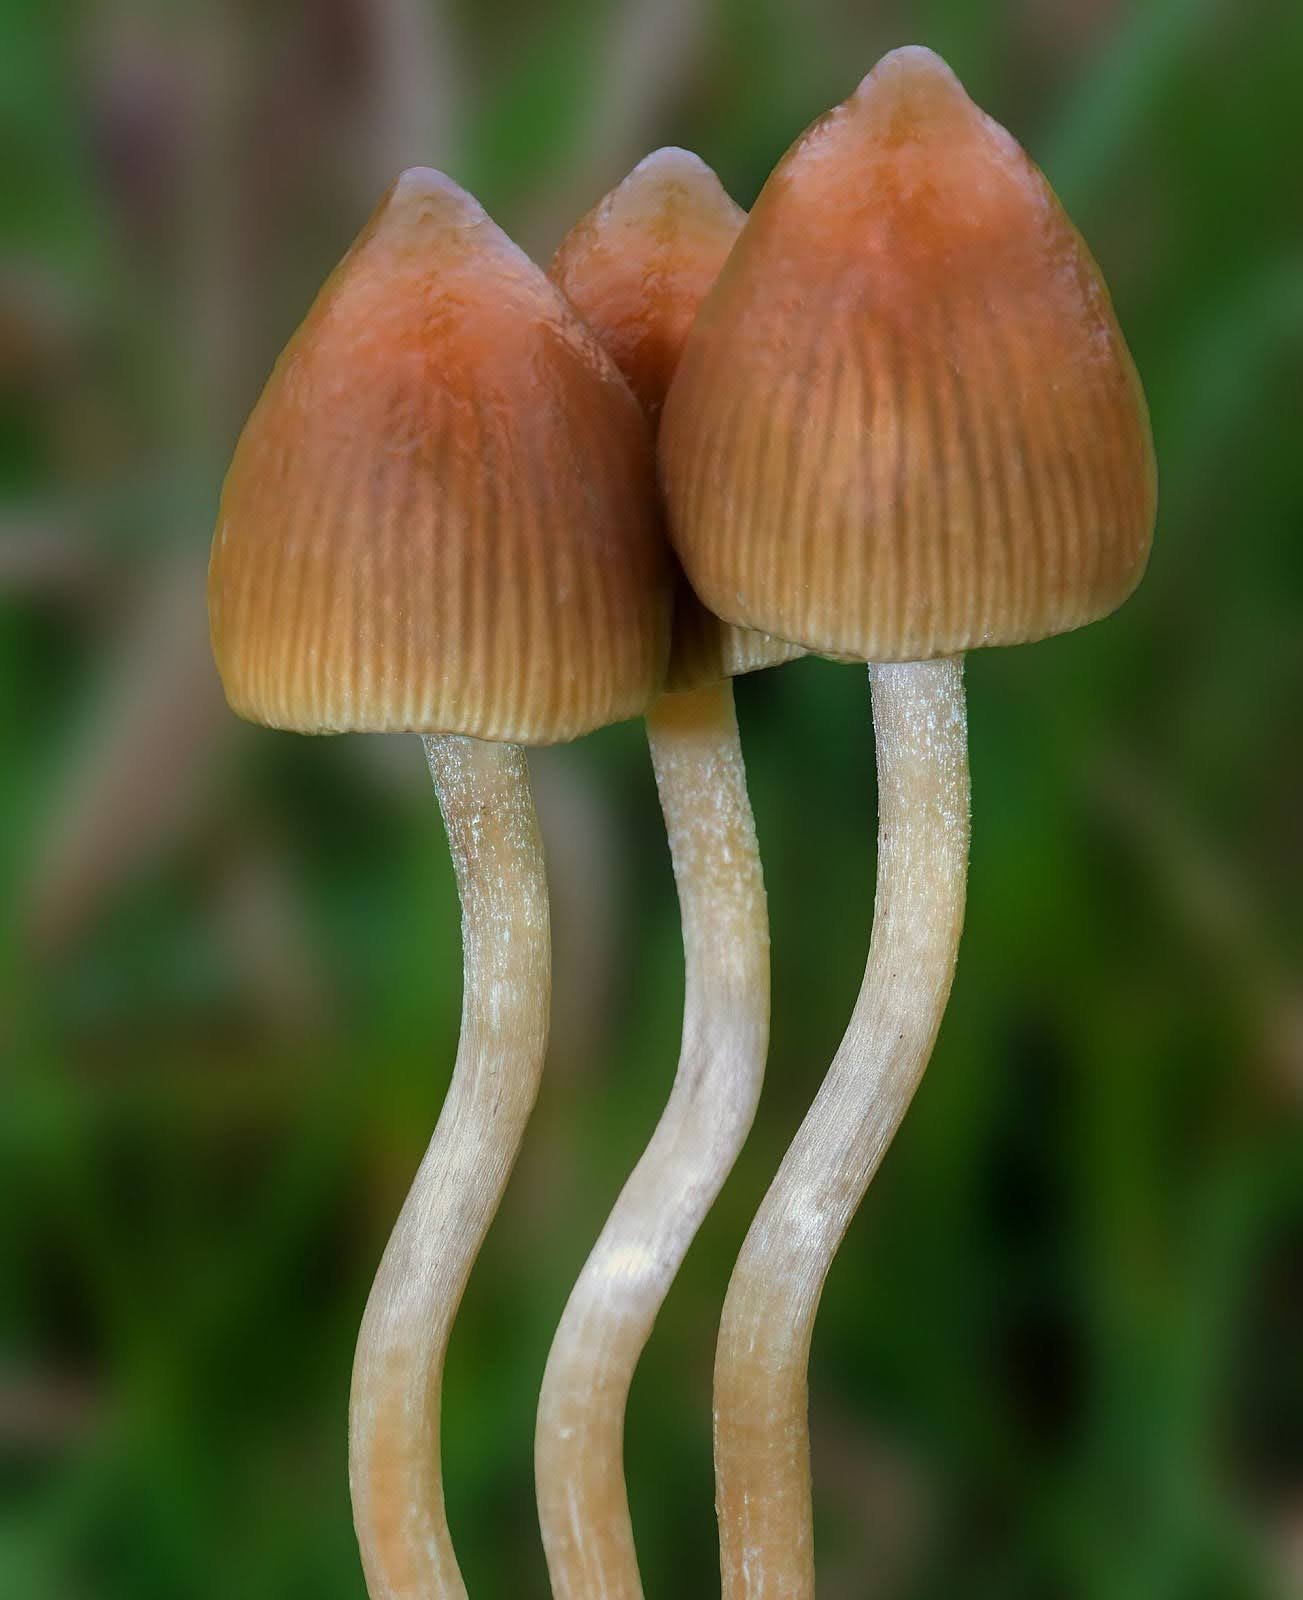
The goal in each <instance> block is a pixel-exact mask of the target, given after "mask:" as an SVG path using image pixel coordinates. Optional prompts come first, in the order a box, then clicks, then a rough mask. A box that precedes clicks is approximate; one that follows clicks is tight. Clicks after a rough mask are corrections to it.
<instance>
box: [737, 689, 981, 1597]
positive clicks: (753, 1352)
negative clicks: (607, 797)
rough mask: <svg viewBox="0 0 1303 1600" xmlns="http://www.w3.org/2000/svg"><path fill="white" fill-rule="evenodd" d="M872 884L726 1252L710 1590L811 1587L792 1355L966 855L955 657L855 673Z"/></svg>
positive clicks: (950, 931)
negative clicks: (861, 952) (861, 693)
mask: <svg viewBox="0 0 1303 1600" xmlns="http://www.w3.org/2000/svg"><path fill="white" fill-rule="evenodd" d="M870 678H871V683H872V687H873V721H874V728H875V732H876V737H877V751H878V806H879V824H878V839H879V842H878V887H877V898H876V901H875V904H874V916H873V938H872V942H871V945H870V948H869V959H868V966H867V969H866V971H865V974H864V983H863V985H862V987H861V989H860V994H859V999H858V1000H857V1001H856V1005H855V1011H854V1014H853V1015H852V1017H851V1021H850V1026H849V1027H848V1028H847V1030H846V1035H845V1037H844V1039H843V1040H842V1043H841V1046H840V1048H839V1049H838V1051H837V1055H836V1057H835V1058H834V1060H833V1063H832V1066H831V1068H830V1069H829V1071H828V1075H827V1077H826V1078H825V1079H824V1082H823V1085H822V1087H821V1088H820V1090H819V1093H818V1095H817V1097H816V1099H815V1101H814V1104H813V1105H812V1106H811V1108H810V1111H809V1112H808V1114H807V1115H806V1118H805V1121H804V1122H803V1123H802V1124H801V1127H800V1129H799V1131H798V1133H797V1135H796V1138H795V1139H794V1140H793V1142H792V1145H791V1147H790V1149H789V1150H788V1152H787V1154H786V1156H785V1157H784V1158H783V1162H782V1165H781V1167H780V1168H779V1171H778V1175H777V1177H776V1178H775V1179H774V1182H773V1184H772V1185H771V1187H770V1189H769V1192H768V1194H767V1195H766V1196H765V1198H764V1201H763V1203H762V1204H761V1207H760V1210H759V1211H758V1212H757V1214H756V1217H755V1220H754V1221H753V1223H752V1224H751V1229H750V1231H749V1232H748V1234H747V1238H746V1242H745V1243H744V1245H743V1247H742V1252H741V1254H740V1256H739V1257H738V1261H737V1265H736V1267H735V1268H734V1271H733V1277H732V1280H731V1282H730V1284H729V1289H728V1295H727V1298H726V1300H725V1305H724V1314H723V1320H722V1323H721V1327H720V1338H719V1348H718V1351H717V1355H716V1363H715V1486H716V1501H717V1507H718V1512H719V1524H720V1555H721V1567H722V1575H723V1593H724V1596H725V1600H742V1597H745V1600H761V1597H763V1600H810V1597H811V1596H813V1594H814V1548H813V1537H812V1531H811V1496H810V1440H809V1428H808V1418H807V1411H808V1404H807V1377H806V1375H807V1368H808V1364H809V1355H810V1339H811V1335H812V1333H813V1329H814V1320H815V1315H816V1312H817V1310H818V1306H819V1297H820V1295H821V1293H822V1291H823V1285H824V1280H825V1279H826V1277H827V1275H828V1269H829V1268H830V1267H831V1265H832V1261H833V1257H834V1256H835V1254H836V1253H837V1249H838V1246H839V1245H840V1244H841V1241H842V1238H843V1236H844V1235H845V1232H846V1229H847V1226H848V1225H849V1223H850V1220H851V1217H852V1216H853V1215H854V1213H855V1211H856V1208H857V1207H858V1206H859V1203H860V1201H861V1200H862V1199H863V1198H864V1192H865V1190H866V1189H867V1188H868V1185H869V1180H870V1179H871V1178H872V1176H873V1174H874V1172H875V1171H876V1169H877V1166H878V1163H879V1162H880V1161H881V1159H882V1156H883V1154H884V1152H885V1151H886V1149H887V1146H888V1145H889V1144H890V1142H891V1138H892V1135H893V1134H894V1133H895V1131H896V1129H897V1127H898V1126H899V1124H900V1120H901V1118H902V1117H903V1116H904V1114H905V1111H906V1109H907V1107H908V1105H909V1102H910V1099H911V1097H912V1096H913V1093H914V1090H915V1088H916V1087H917V1086H918V1082H919V1079H920V1078H921V1077H922V1074H923V1069H924V1067H925V1066H926V1065H927V1060H928V1056H929V1055H930V1054H931V1051H932V1044H933V1041H934V1040H935V1038H936V1034H937V1029H938V1027H939V1026H940V1023H941V1015H942V1012H943V1011H944V1010H945V1005H946V1000H947V998H948V996H949V993H950V980H951V977H952V975H953V972H954V966H955V954H956V950H957V948H958V944H959V934H960V930H961V927H962V925H963V915H964V885H965V878H966V874H967V862H968V753H967V736H966V718H965V712H964V689H963V664H962V661H960V660H958V659H950V660H943V661H925V662H915V663H907V664H904V665H895V666H874V667H871V668H870Z"/></svg>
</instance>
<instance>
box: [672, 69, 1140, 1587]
mask: <svg viewBox="0 0 1303 1600" xmlns="http://www.w3.org/2000/svg"><path fill="white" fill-rule="evenodd" d="M661 445H662V451H663V462H664V468H665V481H666V488H667V492H668V496H669V501H670V509H671V533H672V536H673V538H674V541H675V545H676V548H677V549H678V551H679V554H680V556H681V557H682V559H683V562H684V565H685V567H686V568H687V571H688V574H689V576H690V578H691V579H692V582H693V584H694V586H695V588H696V589H697V592H698V593H699V594H700V595H701V597H702V599H703V600H704V601H705V603H706V604H707V605H709V606H711V607H712V608H713V609H715V610H717V611H718V612H719V614H720V615H721V616H723V617H725V618H726V619H728V620H729V621H732V622H736V623H739V624H741V625H744V626H751V627H762V628H766V629H767V630H769V631H770V632H771V633H773V634H775V635H776V636H778V637H779V638H786V639H795V640H797V641H798V642H799V643H801V644H803V645H805V646H806V647H807V648H810V649H815V650H819V651H822V652H824V653H828V654H835V655H839V656H846V657H851V658H854V659H858V660H863V661H868V662H870V663H873V665H872V666H871V667H870V678H871V683H872V690H873V716H874V727H875V731H876V736H877V747H878V785H879V807H880V820H879V848H878V887H877V897H876V901H875V908H874V919H873V936H872V941H871V944H870V948H869V959H868V966H867V968H866V971H865V977H864V984H863V986H862V988H861V990H860V995H859V999H858V1001H857V1002H856V1007H855V1011H854V1014H853V1016H852V1018H851V1023H850V1027H849V1028H848V1030H847V1033H846V1036H845V1038H844V1040H843V1042H842V1045H841V1047H840V1049H839V1050H838V1052H837V1055H836V1057H835V1059H834V1061H833V1064H832V1067H831V1069H830V1070H829V1073H828V1076H827V1077H826V1079H825V1080H824V1083H823V1085H822V1087H821V1088H820V1090H819V1093H818V1095H817V1097H816V1099H815V1102H814V1105H813V1106H812V1108H811V1110H810V1112H809V1114H808V1116H807V1117H806V1119H805V1121H804V1122H803V1123H802V1125H801V1127H800V1129H799V1131H798V1132H797V1135H796V1138H795V1139H794V1141H793V1143H792V1145H791V1147H790V1149H789V1150H788V1152H787V1155H786V1156H785V1157H784V1159H783V1162H782V1165H781V1167H780V1169H779V1172H778V1175H777V1177H776V1178H775V1180H774V1182H773V1185H772V1186H771V1188H770V1190H769V1192H768V1194H767V1195H766V1196H765V1199H764V1201H763V1202H762V1204H761V1206H760V1209H759V1211H758V1213H757V1215H756V1218H755V1220H754V1222H753V1223H752V1226H751V1230H750V1232H749V1233H748V1235H747V1238H746V1241H745V1243H744V1245H743V1247H742V1252H741V1254H740V1256H739V1258H738V1262H737V1265H736V1267H735V1269H734V1272H733V1278H732V1282H731V1283H730V1285H729V1292H728V1297H727V1300H726V1302H725V1307H724V1316H723V1321H722V1324H721V1328H720V1338H719V1349H718V1358H717V1363H716V1369H715V1470H716V1490H717V1500H718V1507H719V1518H720V1541H721V1560H722V1567H723V1583H724V1592H725V1594H726V1595H727V1596H728V1597H729V1600H739V1597H742V1596H761V1595H766V1596H768V1595H780V1596H782V1597H783V1600H808V1597H809V1596H812V1595H813V1593H814V1548H813V1510H812V1504H811V1484H810V1445H809V1428H808V1376H807V1373H808V1366H809V1356H810V1345H811V1340H812V1337H813V1333H814V1323H815V1317H816V1313H817V1310H818V1305H819V1299H820V1296H821V1294H822V1292H823V1286H824V1282H825V1280H826V1278H827V1275H828V1272H829V1270H830V1268H831V1266H832V1263H833V1259H834V1257H835V1255H836V1252H837V1250H838V1248H839V1247H840V1245H841V1241H842V1239H843V1237H844V1236H845V1233H846V1229H847V1227H848V1225H849V1223H850V1220H851V1218H852V1216H853V1215H854V1213H855V1211H856V1209H857V1208H858V1206H859V1204H860V1202H861V1200H862V1199H863V1197H864V1194H865V1192H866V1190H867V1187H868V1184H869V1182H870V1180H871V1178H872V1176H873V1173H874V1172H875V1171H876V1169H877V1167H878V1164H879V1163H880V1161H881V1160H882V1157H883V1155H884V1153H885V1152H886V1149H887V1146H888V1145H889V1143H890V1141H891V1138H892V1136H893V1134H894V1133H895V1131H896V1128H897V1127H898V1126H899V1124H900V1121H901V1119H902V1118H903V1117H904V1115H905V1112H906V1110H907V1109H908V1106H909V1102H910V1100H911V1098H912V1096H913V1094H914V1091H915V1089H916V1088H917V1086H918V1083H919V1081H920V1079H921V1077H922V1073H923V1070H924V1068H925V1066H926V1064H927V1060H928V1057H929V1055H930V1053H931V1049H932V1045H933V1042H934V1040H935V1038H936V1034H937V1030H938V1028H939V1026H940V1022H941V1017H942V1014H943V1012H944V1010H945V1006H946V1002H947V998H948V995H949V990H950V982H951V977H952V974H953V971H954V964H955V956H956V951H957V948H958V942H959V934H960V928H961V924H962V920H963V911H964V889H965V878H966V872H967V856H968V794H969V785H968V755H967V737H966V713H965V706H964V691H963V669H962V654H963V652H965V651H967V650H969V649H972V648H974V647H976V646H979V645H988V644H1011V643H1017V642H1020V641H1023V640H1028V639H1037V638H1044V637H1046V636H1048V635H1050V634H1054V633H1060V632H1063V631H1065V630H1066V629H1069V628H1073V627H1076V626H1079V625H1080V624H1082V623H1084V622H1089V621H1091V620H1093V619H1094V618H1096V617H1100V616H1103V615H1105V614H1106V613H1108V612H1109V611H1111V610H1112V609H1113V608H1114V607H1115V606H1117V605H1119V604H1120V603H1121V601H1122V600H1123V599H1125V598H1126V596H1127V595H1128V594H1129V593H1130V592H1131V590H1132V589H1133V588H1134V586H1135V584H1136V583H1137V582H1138V580H1139V578H1140V575H1141V573H1142V572H1143V570H1144V564H1145V561H1146V559H1147V557H1148V552H1149V542H1150V538H1151V534H1152V528H1153V518H1154V471H1153V458H1152V447H1151V444H1150V438H1149V426H1148V418H1147V415H1146V412H1145V406H1144V400H1143V397H1142V395H1141V392H1140V387H1139V382H1138V380H1137V378H1136V374H1135V369H1134V367H1133V366H1132V364H1131V360H1130V357H1129V355H1128V353H1127V350H1126V346H1125V344H1124V342H1123V340H1122V336H1121V333H1120V331H1119V329H1118V327H1117V323H1116V320H1115V319H1114V316H1113V312H1112V307H1111V306H1110V304H1109V301H1108V295H1107V291H1106V290H1105V288H1104V286H1103V283H1102V282H1101V280H1100V277H1099V273H1098V270H1097V268H1096V267H1095V265H1094V263H1093V262H1092V261H1091V259H1090V257H1089V255H1088V254H1087V253H1086V250H1085V247H1084V245H1083V244H1082V243H1081V240H1080V238H1079V236H1078V235H1077V234H1076V232H1075V230H1074V229H1073V227H1072V225H1071V223H1070V222H1069V221H1068V220H1067V218H1066V217H1065V216H1064V215H1063V212H1062V211H1061V209H1060V208H1059V206H1058V203H1057V201H1056V200H1055V199H1054V196H1053V195H1052V194H1051V192H1050V190H1049V187H1048V185H1047V184H1046V183H1045V180H1044V179H1043V178H1042V177H1041V175H1040V173H1039V172H1037V171H1036V169H1035V168H1034V167H1033V166H1032V164H1031V162H1030V161H1029V160H1028V159H1027V157H1026V156H1025V154H1024V153H1023V152H1022V150H1021V149H1020V148H1019V147H1018V145H1017V144H1016V143H1015V142H1014V140H1013V139H1012V138H1011V137H1010V136H1009V135H1008V134H1007V133H1006V132H1005V131H1004V130H1003V129H1002V128H1000V127H998V126H997V125H996V124H995V123H994V122H992V121H991V120H990V119H989V118H987V117H985V116H983V114H982V113H981V112H980V111H978V109H977V108H976V107H975V106H974V105H973V103H972V102H971V101H970V100H969V99H968V97H967V95H966V94H965V93H964V91H963V89H962V87H961V86H960V84H959V82H958V80H957V79H956V78H955V77H954V75H953V73H951V71H950V69H949V68H948V67H947V66H946V65H945V64H944V62H942V61H941V60H940V58H939V57H937V56H935V55H934V54H932V52H931V51H928V50H923V49H918V48H909V49H903V50H897V51H893V52H892V53H891V54H889V55H888V56H886V57H884V58H883V60H882V61H881V62H880V63H879V64H878V66H877V67H875V68H874V70H873V71H872V72H871V73H870V74H869V76H868V77H867V78H866V79H865V80H864V82H863V83H862V84H861V85H860V87H859V89H858V90H857V91H856V93H855V94H854V95H853V96H852V97H851V98H850V99H849V100H848V101H847V102H845V104H843V105H841V106H838V107H836V108H835V109H834V110H833V111H831V112H829V113H828V114H827V115H826V116H825V117H823V118H821V119H820V120H819V121H818V122H816V123H815V124H814V125H813V126H812V127H811V128H810V129H809V130H807V132H806V133H805V135H804V136H803V137H802V138H801V139H800V140H798V142H797V143H796V144H795V145H793V146H792V148H791V150H790V151H789V152H788V154H787V155H786V156H785V157H784V158H783V160H782V161H781V162H780V163H779V165H778V167H777V168H776V169H775V172H774V174H773V175H772V176H771V178H770V179H769V181H768V183H767V184H766V186H765V189H764V191H763V192H762V194H761V196H760V198H759V200H757V202H756V205H755V208H754V210H753V211H752V213H751V217H750V219H749V221H748V223H747V225H746V227H745V228H744V229H743V232H742V234H741V236H740V238H739V240H738V243H737V245H736V246H735V249H734V253H733V256H732V258H731V259H730V263H729V269H728V272H727V273H726V274H725V275H724V276H723V277H722V278H721V280H720V283H719V286H718V288H717V290H716V292H715V293H713V294H712V295H710V296H709V297H708V298H707V300H706V302H705V304H704V306H703V308H702V311H701V314H700V315H699V317H698V319H697V322H696V325H695V327H694V329H693V332H692V334H691V336H690V338H689V341H688V344H687V346H686V348H685V351H684V355H683V359H682V361H681V362H680V365H679V370H678V373H677V375H676V378H675V382H674V384H673V386H672V387H671V391H670V395H669V399H668V401H667V405H666V413H665V421H664V426H663V428H662V432H661ZM933 658H935V659H933Z"/></svg>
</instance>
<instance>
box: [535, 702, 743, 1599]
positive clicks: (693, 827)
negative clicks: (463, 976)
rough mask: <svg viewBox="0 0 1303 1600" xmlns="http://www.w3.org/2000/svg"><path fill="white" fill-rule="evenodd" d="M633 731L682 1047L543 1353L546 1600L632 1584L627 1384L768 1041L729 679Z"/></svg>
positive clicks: (727, 1162) (723, 1172)
mask: <svg viewBox="0 0 1303 1600" xmlns="http://www.w3.org/2000/svg"><path fill="white" fill-rule="evenodd" d="M647 733H648V739H649V742H650V745H651V753H652V762H653V765H654V767H655V771H656V783H657V787H658V789H659V792H660V799H661V807H662V809H663V811H664V813H665V825H666V830H667V832H668V834H669V841H670V851H671V854H672V857H673V862H674V876H675V881H676V883H677V886H678V894H679V906H680V911H681V914H682V920H683V948H684V962H685V993H684V1012H683V1043H682V1050H681V1053H680V1056H679V1065H678V1072H677V1074H676V1076H675V1079H674V1086H673V1089H672V1091H671V1093H670V1098H669V1102H668V1104H667V1105H666V1108H665V1111H664V1113H663V1114H662V1116H661V1119H660V1122H659V1123H658V1124H657V1127H656V1130H655V1132H654V1133H653V1135H652V1138H651V1141H650V1143H649V1144H648V1146H647V1148H646V1150H645V1151H644V1153H643V1155H642V1157H641V1159H640V1160H639V1162H638V1165H637V1166H636V1167H635V1168H634V1170H633V1173H632V1174H631V1176H630V1177H629V1180H628V1182H627V1183H626V1184H625V1186H624V1189H623V1190H622V1191H621V1194H620V1197H619V1199H618V1200H617V1201H616V1203H615V1207H614V1209H613V1210H612V1212H611V1214H610V1217H609V1218H608V1220H607V1222H606V1225H605V1227H604V1228H603V1229H602V1232H601V1235H600V1237H599V1238H598V1241H597V1244H596V1245H595V1246H594V1248H593V1251H592V1254H591V1255H590V1256H589V1258H588V1260H587V1262H586V1264H585V1266H584V1269H583V1271H582V1273H581V1274H580V1277H579V1280H578V1282H577V1283H576V1285H575V1287H574V1290H573V1292H572V1293H571V1296H570V1299H569V1301H568V1303H567V1305H566V1308H565V1312H564V1315H563V1316H562V1319H561V1324H560V1327H559V1329H558V1331H557V1335H556V1338H555V1340H554V1342H553V1345H552V1350H551V1353H550V1355H549V1357H548V1363H547V1371H546V1374H545V1376H544V1379H543V1389H542V1395H541V1399H540V1404H539V1413H538V1428H537V1434H536V1438H535V1467H536V1476H537V1482H538V1503H539V1518H540V1522H541V1525H542V1529H543V1541H544V1545H545V1547H546V1551H547V1561H548V1569H549V1572H550V1574H551V1579H552V1592H553V1595H554V1596H555V1597H556V1600H581V1597H585V1600H596V1597H599V1596H600V1597H602V1600H637V1597H640V1596H641V1594H642V1585H641V1581H640V1579H639V1575H638V1561H637V1555H636V1553H635V1549H634V1540H633V1528H632V1524H631V1522H630V1517H629V1502H628V1496H627V1493H626V1490H625V1482H624V1416H625V1406H626V1402H627V1400H628V1394H629V1386H630V1383H631V1381H632V1379H633V1373H634V1368H635V1367H636V1366H637V1363H638V1359H639V1357H640V1356H641V1354H642V1351H643V1348H644V1346H645V1345H646V1343H647V1340H648V1338H649V1336H650V1334H651V1331H652V1324H653V1323H654V1321H655V1319H656V1314H657V1312H658V1311H659V1310H660V1308H661V1304H662V1302H663V1301H664V1299H665V1296H666V1294H667V1292H668V1290H669V1287H670V1284H671V1283H672V1282H673V1280H674V1276H675V1274H676V1273H677V1271H678V1269H679V1265H680V1263H681V1262H682V1260H683V1257H684V1255H685V1254H686V1252H687V1249H688V1246H689V1244H690V1243H691V1242H692V1239H693V1236H694V1235H695V1233H696V1231H697V1229H698V1227H699V1226H700V1225H701V1222H702V1219H703V1218H704V1217H705V1215H706V1212H707V1211H708V1210H709V1209H710V1206H711V1204H712V1203H713V1201H714V1199H715V1197H716V1195H717V1194H718V1193H719V1189H720V1186H721V1185H722V1184H723V1182H724V1179H725V1178H726V1177H727V1175H728V1173H729V1170H730V1169H731V1167H732V1165H733V1162H734V1160H735V1159H736V1157H737V1154H738V1151H739V1150H740V1149H741V1147H742V1143H743V1140H744V1139H745V1138H746V1135H747V1130H748V1129H749V1128H750V1126H751V1120H752V1117H753V1116H754V1114H755V1107H756V1099H757V1097H758V1095H759V1092H760V1082H761V1077H762V1074H763V1071H764V1059H765V1051H766V1048H767V1044H768V1037H769V924H768V917H767V914H766V910H765V891H764V882H763V879H762V876H761V870H760V857H759V852H758V850H757V846H756V836H755V825H754V823H753V821H752V816H751V806H750V802H749V801H748V799H747V791H746V774H745V770H744V767H743V764H742V751H741V746H740V744H739V741H738V732H737V719H736V716H735V714H734V709H733V690H732V686H731V685H730V684H727V683H721V684H714V685H711V686H710V687H709V688H704V689H696V690H693V691H691V692H690V693H686V694H672V695H664V696H662V697H661V699H660V700H659V701H658V702H657V703H656V704H655V705H654V706H653V707H652V709H651V711H650V712H649V713H648V716H647Z"/></svg>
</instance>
